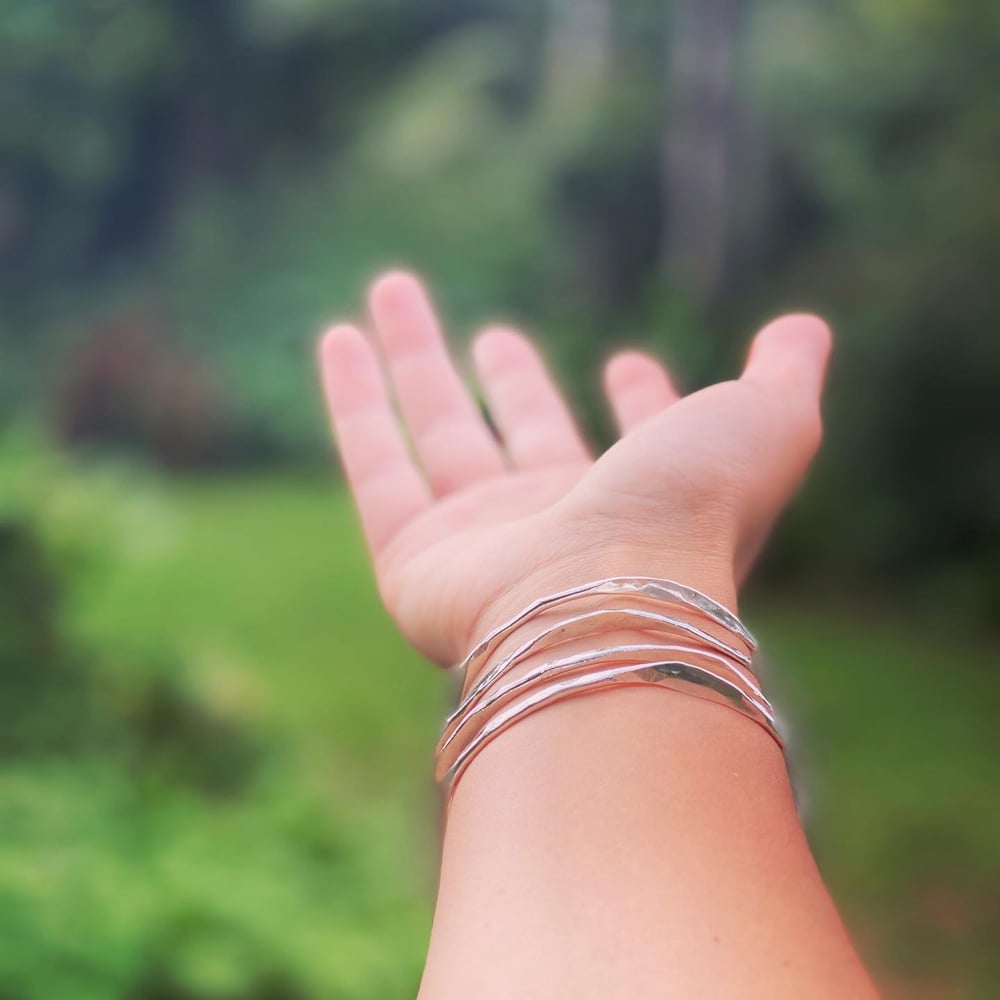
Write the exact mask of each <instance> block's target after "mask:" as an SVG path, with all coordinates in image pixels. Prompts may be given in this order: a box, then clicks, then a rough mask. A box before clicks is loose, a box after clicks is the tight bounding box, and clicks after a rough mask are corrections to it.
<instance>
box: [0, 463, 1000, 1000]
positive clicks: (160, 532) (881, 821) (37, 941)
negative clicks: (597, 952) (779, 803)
mask: <svg viewBox="0 0 1000 1000" xmlns="http://www.w3.org/2000/svg"><path fill="white" fill-rule="evenodd" d="M29 454H33V455H34V458H33V459H31V460H30V462H29V459H28V456H29ZM44 454H45V453H44V451H42V450H39V449H38V447H37V445H35V446H33V447H32V448H30V449H27V448H25V447H24V446H23V445H17V446H14V445H8V447H7V448H6V449H4V450H2V451H0V471H2V472H3V474H4V476H5V477H10V478H13V477H12V473H13V472H14V471H15V470H16V471H17V472H18V477H17V478H18V481H19V482H20V483H21V484H22V490H21V502H20V503H19V504H17V505H16V506H15V505H14V504H8V505H7V506H6V508H5V510H4V513H3V524H4V526H5V527H4V533H3V536H4V537H5V538H7V537H9V530H10V527H11V526H12V525H15V524H16V525H17V526H18V530H19V531H20V533H21V537H22V538H25V539H27V538H30V539H31V545H30V552H31V554H30V556H24V557H23V558H25V559H29V558H30V560H31V562H32V565H33V569H31V570H30V571H27V572H22V573H20V574H19V578H20V579H22V580H25V581H28V582H30V581H31V580H32V579H35V580H40V579H47V580H48V582H47V584H46V586H45V587H44V588H41V592H44V593H47V594H50V595H58V600H53V599H52V598H51V597H49V598H47V599H46V600H45V601H43V602H40V605H39V606H41V607H43V608H44V609H45V610H44V612H43V613H42V614H40V615H39V616H37V617H35V618H32V617H30V616H25V617H18V618H16V619H8V620H7V621H6V622H5V625H6V626H7V627H6V628H5V631H4V642H5V643H9V642H10V641H11V639H10V637H11V636H13V637H14V641H29V640H30V636H31V635H34V634H35V633H39V634H42V635H43V636H57V637H58V644H57V646H58V656H57V655H56V650H55V649H53V648H52V645H51V639H46V640H45V642H48V643H49V644H50V645H49V647H48V649H49V651H48V652H47V654H46V656H43V655H40V654H39V652H38V651H37V649H36V650H33V651H32V652H31V654H30V656H29V657H27V658H23V657H22V656H21V654H19V653H18V651H17V650H15V651H14V653H13V655H11V651H10V646H9V645H5V646H4V647H3V653H2V655H0V668H2V673H0V685H2V691H0V694H2V698H0V711H2V713H3V714H2V729H3V732H4V741H3V743H2V744H0V927H2V928H3V937H4V948H3V949H2V950H0V993H3V994H4V995H9V996H12V997H18V998H21V1000H50V998H52V997H67V998H77V997H80V998H91V997H93V998H95V1000H96V998H100V1000H105V998H108V1000H111V998H129V997H142V998H144V1000H145V998H164V1000H237V998H238V1000H249V998H273V1000H299V998H302V1000H305V998H310V1000H311V998H314V997H316V998H318V997H338V998H345V1000H346V998H350V1000H355V998H357V1000H363V998H372V1000H375V998H378V1000H387V998H396V997H399V998H403V997H407V996H412V995H414V993H415V990H416V983H417V981H418V977H419V972H420V967H421V961H422V954H423V948H424V947H425V944H426V939H427V934H428V931H429V926H430V908H431V902H432V895H433V878H434V873H433V870H432V867H433V863H434V862H433V859H434V856H435V849H436V848H435V843H434V831H435V826H436V824H435V820H434V818H433V816H432V814H431V813H432V806H433V803H434V793H433V791H432V788H431V779H430V752H431V749H430V748H431V747H432V745H433V742H434V738H435V735H436V728H437V725H438V722H439V720H440V718H441V716H442V713H443V711H444V704H445V695H446V685H445V683H444V678H443V677H441V676H440V674H435V673H433V672H432V671H431V670H430V668H428V667H427V666H426V665H424V664H421V663H419V661H418V660H417V658H416V657H415V656H414V654H413V653H412V652H411V651H409V650H408V649H407V648H406V647H405V646H404V644H403V643H402V641H401V640H400V639H399V638H398V636H397V635H396V634H395V632H394V630H393V628H392V627H391V625H390V623H389V622H388V621H387V619H386V618H385V616H384V613H383V612H382V611H381V609H380V608H379V606H378V602H377V598H376V597H375V594H374V588H372V587H366V586H364V585H361V584H360V581H363V580H364V579H365V575H366V572H367V571H366V569H365V562H366V558H365V555H364V552H363V551H362V548H361V545H360V542H359V541H357V540H356V533H355V532H354V530H353V514H352V512H351V510H350V507H349V504H348V502H347V498H346V497H345V496H343V495H340V494H338V493H336V492H335V491H331V489H330V486H329V484H328V483H325V482H323V481H318V480H311V479H301V478H294V477H282V478H278V477H274V476H267V477H262V478H257V479H250V480H247V479H246V478H245V477H240V478H237V479H232V480H229V479H217V480H214V481H208V480H192V481H190V482H187V483H181V482H177V481H158V480H157V479H156V477H153V476H150V475H143V476H140V475H137V474H136V473H135V471H134V470H127V469H117V470H116V469H110V470H103V471H100V470H95V469H90V470H83V471H81V470H80V468H79V467H77V466H73V465H68V464H66V462H65V460H61V459H57V458H52V457H51V456H50V457H49V458H47V459H43V458H41V457H40V456H42V455H44ZM29 466H30V468H29ZM32 470H33V471H32ZM10 478H8V479H7V481H10ZM24 484H28V485H24ZM54 498H58V501H57V502H53V499H54ZM5 552H6V550H5ZM4 565H10V563H8V562H6V560H5V562H4ZM56 565H61V566H62V570H60V572H58V573H57V574H53V573H52V572H51V571H52V568H53V567H54V566H56ZM12 598H13V601H12ZM29 599H31V595H30V594H29V595H27V596H26V598H25V601H27V600H29ZM19 600H20V597H19V596H18V593H17V592H11V591H9V590H8V591H5V592H4V602H3V603H4V605H5V606H10V605H11V604H13V606H21V607H23V606H25V605H24V604H21V605H19V604H18V601H19ZM748 614H749V616H750V617H751V619H752V620H753V621H755V622H756V623H757V625H758V626H759V630H760V631H761V632H762V633H763V638H764V648H765V649H767V650H768V651H769V655H770V658H771V659H772V660H773V662H772V663H771V665H770V666H771V684H772V687H773V688H774V689H776V691H777V693H778V695H779V702H780V703H781V704H783V705H785V706H786V708H787V710H788V712H789V714H790V715H791V717H792V718H793V719H794V720H796V721H797V727H796V728H797V729H798V730H799V731H800V732H801V734H802V736H801V738H795V737H794V734H793V759H794V760H795V761H796V762H797V767H798V769H799V775H798V784H799V790H800V795H801V799H802V803H803V808H804V810H805V815H806V818H807V820H808V823H809V827H810V830H811V836H812V840H813V844H814V847H815V849H816V851H817V854H818V856H819V859H820V862H821V865H822V867H823V871H824V874H825V876H826V878H827V880H828V881H829V883H830V885H831V888H832V890H833V891H834V893H835V895H836V897H837V898H838V901H840V902H841V904H842V905H843V907H844V909H845V912H846V914H847V917H848V920H849V922H850V925H851V927H852V929H853V931H854V933H855V936H856V937H857V939H858V941H859V943H860V945H861V947H862V949H863V951H864V952H865V954H866V956H867V957H868V958H869V960H870V961H871V962H872V963H873V965H874V967H875V968H876V970H877V972H878V974H879V975H880V977H881V978H882V979H883V980H884V981H885V982H886V983H887V984H889V985H890V986H897V987H899V988H900V991H901V995H905V996H907V997H914V998H920V997H924V996H926V997H928V998H929V997H934V996H941V995H946V996H956V997H957V996H970V997H978V996H983V997H985V996H989V995H991V991H995V988H996V986H997V984H998V983H1000V970H998V969H997V967H996V962H995V950H994V949H993V947H992V943H993V941H994V940H995V937H996V933H997V931H998V926H997V922H996V921H997V913H996V906H995V900H996V898H997V890H998V887H1000V858H998V856H997V851H996V844H997V843H998V842H1000V810H998V807H997V801H996V797H995V795H993V794H992V791H993V784H994V775H993V767H992V762H993V761H994V760H995V759H996V754H997V752H998V751H1000V746H998V736H997V731H996V727H995V725H994V722H993V710H992V706H993V703H994V699H993V698H991V692H992V691H994V690H995V678H994V675H993V673H992V667H993V662H994V660H995V656H994V655H993V654H992V653H991V651H990V649H989V648H988V647H987V646H985V645H982V644H979V643H976V642H974V641H972V640H968V639H966V640H961V641H956V640H955V637H954V635H953V634H952V633H951V632H948V631H945V630H944V627H943V626H942V627H941V628H940V629H939V630H938V631H935V629H934V628H932V627H931V626H929V625H928V623H926V622H925V623H924V625H923V628H922V631H921V633H920V635H919V636H915V635H912V634H911V633H910V630H909V627H908V625H907V623H905V622H903V621H894V620H892V619H888V620H887V619H886V618H884V617H879V618H875V617H874V616H871V617H866V616H864V615H863V614H862V613H859V612H858V610H857V609H853V610H852V609H841V610H840V611H839V613H837V614H836V615H831V613H830V610H829V608H826V609H825V610H824V612H823V613H822V614H818V613H817V612H816V610H815V609H814V608H813V607H812V606H810V605H809V604H808V603H805V604H802V603H800V602H796V601H794V600H789V599H788V598H785V599H783V600H780V601H775V600H774V599H773V598H772V599H768V600H764V601H761V602H759V603H758V606H757V607H751V608H750V609H749V611H748ZM11 621H13V622H14V628H13V630H11V629H10V624H11ZM41 623H44V624H41ZM19 629H21V638H20V639H19V638H18V635H19V632H18V630H19ZM942 670H947V672H948V681H949V682H948V683H947V684H944V683H943V682H942V678H941V671H942ZM56 671H58V681H59V684H58V685H57V686H56V687H53V685H52V679H53V677H54V676H56V674H55V673H54V672H56ZM859 685H864V689H865V692H866V697H864V698H859V697H858V689H859ZM12 691H20V692H21V694H20V695H19V699H18V700H16V701H14V702H12V701H10V700H9V699H10V694H11V692H12ZM387 692H391V694H387ZM21 713H27V715H26V716H25V717H34V718H38V719H40V720H42V721H46V720H47V725H40V726H38V727H37V728H35V729H33V730H28V729H26V728H25V727H24V726H22V725H21V724H20V722H21V719H22V715H21ZM12 724H13V725H14V726H15V729H14V730H13V731H16V732H18V734H19V742H18V745H17V747H16V748H14V747H13V746H11V744H10V737H9V733H10V732H11V731H12V730H11V729H10V728H9V727H10V726H11V725H12ZM54 736H57V737H59V738H58V739H54Z"/></svg>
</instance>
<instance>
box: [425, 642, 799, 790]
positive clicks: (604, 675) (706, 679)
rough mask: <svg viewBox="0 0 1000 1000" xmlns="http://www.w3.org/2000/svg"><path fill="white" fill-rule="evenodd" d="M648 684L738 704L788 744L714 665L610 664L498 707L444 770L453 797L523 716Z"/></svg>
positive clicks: (737, 707) (778, 740)
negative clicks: (485, 752)
mask: <svg viewBox="0 0 1000 1000" xmlns="http://www.w3.org/2000/svg"><path fill="white" fill-rule="evenodd" d="M646 685H654V686H657V687H662V688H665V689H666V690H671V691H679V692H683V693H686V694H691V695H694V696H696V697H699V698H702V699H704V700H708V701H712V702H714V703H716V704H722V705H725V706H727V707H729V708H732V709H735V710H736V711H738V712H740V714H741V715H744V716H745V717H747V718H749V719H751V720H752V721H753V722H756V723H757V724H758V725H759V726H761V728H763V729H764V730H766V731H767V733H768V734H769V735H770V736H771V737H772V738H773V739H774V741H775V742H776V743H777V744H778V747H779V748H782V749H783V747H784V744H783V742H782V739H781V736H780V735H779V733H778V731H777V729H776V728H775V726H774V722H773V720H772V719H771V718H769V717H768V716H766V715H765V714H764V713H762V712H761V711H760V710H759V709H758V708H757V707H756V706H755V705H753V704H752V703H751V702H750V701H749V699H748V698H747V696H746V694H745V693H744V692H743V691H742V690H741V689H740V688H739V687H738V686H736V685H735V684H732V683H730V682H729V681H728V680H726V679H725V678H722V677H719V676H718V675H717V674H715V673H713V672H712V671H711V670H707V669H705V668H703V667H697V666H695V665H694V664H690V663H684V662H680V661H674V660H666V661H661V662H656V663H647V664H641V665H639V666H636V665H635V664H630V665H626V666H617V667H608V668H606V669H603V670H594V671H590V672H588V673H585V674H582V675H577V676H574V677H566V678H562V679H558V680H556V681H553V682H552V683H550V684H548V685H546V686H544V687H542V688H539V689H538V690H536V691H534V692H530V693H529V694H528V695H526V696H525V697H524V698H522V699H520V701H517V702H515V703H514V704H513V705H512V706H510V707H508V708H507V709H506V710H504V711H500V712H498V713H497V714H496V715H495V716H494V717H493V718H492V719H491V720H490V721H489V722H488V723H487V724H486V725H485V726H483V728H482V729H480V730H479V732H478V733H477V734H476V736H475V738H474V739H473V740H471V741H470V742H469V744H468V745H467V746H466V747H465V748H464V749H463V751H462V753H461V754H460V755H459V756H458V758H456V760H455V761H454V763H452V765H451V766H450V767H449V768H448V770H447V771H446V772H444V774H442V776H441V780H442V781H443V782H446V783H448V801H449V803H450V801H451V797H452V795H453V794H454V792H455V787H456V785H457V784H458V780H459V779H460V778H461V776H462V775H463V774H464V773H465V771H466V769H467V768H468V766H469V764H470V763H471V762H472V761H473V760H474V759H475V757H476V756H477V755H478V754H479V752H480V751H481V750H482V749H483V747H485V746H486V745H487V744H488V743H490V742H492V741H493V740H494V739H496V737H497V736H499V735H500V734H501V733H503V732H505V731H506V730H507V729H509V728H510V727H511V726H512V725H514V724H515V723H516V722H518V721H520V720H521V719H523V718H526V717H527V716H528V715H531V714H533V713H534V712H537V711H539V710H541V709H543V708H546V707H548V706H549V705H553V704H556V703H557V702H559V701H563V700H565V699H567V698H570V697H573V696H578V695H582V694H585V693H596V692H597V691H603V690H608V689H609V688H612V687H618V686H646Z"/></svg>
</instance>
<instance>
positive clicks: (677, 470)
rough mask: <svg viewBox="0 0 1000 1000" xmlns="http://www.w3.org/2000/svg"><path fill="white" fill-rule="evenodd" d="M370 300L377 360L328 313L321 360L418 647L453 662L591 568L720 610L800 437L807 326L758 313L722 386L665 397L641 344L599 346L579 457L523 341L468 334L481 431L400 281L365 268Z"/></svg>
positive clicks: (496, 331)
mask: <svg viewBox="0 0 1000 1000" xmlns="http://www.w3.org/2000/svg"><path fill="white" fill-rule="evenodd" d="M370 307H371V314H372V326H373V329H374V333H375V336H376V339H377V341H378V345H379V347H380V348H381V354H382V358H383V359H384V368H383V362H382V361H381V360H380V358H379V355H378V353H377V352H376V348H375V345H374V344H373V343H372V341H371V340H370V339H369V337H367V336H366V335H365V334H364V333H362V332H361V331H360V330H359V329H357V328H356V327H353V326H349V325H343V324H341V325H338V326H335V327H333V328H332V329H331V330H330V331H329V332H328V333H326V335H325V336H324V337H323V338H322V341H321V344H320V368H321V374H322V379H323V384H324V388H325V392H326V397H327V401H328V405H329V409H330V414H331V417H332V421H333V427H334V432H335V435H336V438H337V441H338V443H339V448H340V453H341V457H342V460H343V463H344V467H345V470H346V474H347V478H348V481H349V483H350V486H351V491H352V493H353V495H354V499H355V502H356V503H357V505H358V508H359V510H360V514H361V519H362V523H363V525H364V531H365V535H366V537H367V539H368V544H369V546H370V548H371V553H372V559H373V562H374V565H375V572H376V576H377V579H378V585H379V590H380V593H381V595H382V599H383V600H384V602H385V604H386V607H387V608H388V610H389V612H390V613H391V614H392V616H393V618H394V619H395V620H396V622H397V623H398V625H399V627H400V628H401V629H402V631H403V633H404V635H405V636H406V637H407V638H408V639H409V640H410V642H412V643H413V645H415V646H416V647H417V648H418V649H419V650H421V652H423V653H424V654H425V655H426V656H428V657H430V658H431V659H433V660H436V661H438V662H439V663H442V664H446V665H451V664H454V663H456V662H458V661H459V660H461V659H462V658H463V657H464V656H465V654H466V653H467V652H468V650H469V649H470V648H471V646H472V645H473V644H474V643H475V641H476V640H477V639H478V638H480V637H481V636H482V635H483V634H484V633H485V632H486V631H488V630H489V629H490V628H492V627H493V626H495V625H497V624H499V622H500V621H502V620H504V619H505V618H507V617H509V616H510V615H511V614H513V613H516V612H517V611H519V610H520V609H521V608H523V607H524V606H525V605H526V604H528V603H530V602H531V601H532V600H534V599H535V598H537V597H541V596H545V595H546V594H548V593H552V592H554V591H556V590H561V589H564V588H567V587H572V586H574V585H576V584H580V583H584V582H587V581H589V580H592V579H595V578H598V577H604V576H613V575H635V576H638V575H648V576H661V577H670V578H672V579H676V580H679V581H680V582H682V583H686V584H689V585H691V586H694V587H698V588H699V589H701V590H703V591H705V592H707V593H709V594H710V595H711V596H713V597H714V598H716V599H717V600H719V601H721V602H723V603H726V604H728V605H730V606H731V607H733V608H734V609H735V599H736V584H737V582H738V581H739V580H741V579H742V578H743V576H744V575H745V574H746V572H747V571H748V570H749V568H750V565H751V564H752V562H753V560H754V558H755V556H756V554H757V552H758V551H759V549H760V547H761V545H762V543H763V541H764V539H765V537H766V535H767V532H768V530H769V528H770V526H771V524H772V523H773V521H774V520H775V518H776V517H777V515H778V514H779V513H780V511H781V509H782V507H783V506H784V505H785V503H786V502H787V501H788V499H789V498H790V496H791V495H792V493H793V492H794V490H795V488H796V487H797V485H798V483H799V481H800V480H801V478H802V476H803V474H804V473H805V470H806V468H807V467H808V465H809V462H810V460H811V459H812V456H813V454H814V453H815V451H816V449H817V447H818V445H819V441H820V433H821V431H820V415H819V398H820V392H821V388H822V382H823V377H824V371H825V367H826V360H827V356H828V354H829V350H830V333H829V330H828V329H827V327H826V326H825V324H824V323H823V322H822V321H821V320H818V319H816V318H814V317H811V316H786V317H784V318H782V319H779V320H776V321H775V322H773V323H771V324H770V325H769V326H767V327H765V328H764V329H763V330H762V331H761V332H760V333H759V334H758V335H757V337H756V339H755V340H754V342H753V346H752V348H751V351H750V356H749V360H748V361H747V364H746V367H745V369H744V371H743V374H742V376H741V377H740V378H739V379H738V380H736V381H731V382H721V383H719V384H717V385H713V386H710V387H709V388H706V389H702V390H701V391H699V392H695V393H692V394H691V395H689V396H685V397H683V398H681V397H680V395H679V394H678V392H677V390H676V389H675V388H674V386H673V384H672V382H671V380H670V377H669V376H668V374H667V373H666V371H665V370H664V369H663V368H662V367H661V365H660V364H659V363H658V362H657V361H656V360H654V359H653V358H651V357H648V356H646V355H643V354H639V353H636V352H627V353H624V354H620V355H618V356H617V357H615V358H612V360H611V361H610V362H609V364H608V366H607V368H606V371H605V389H606V393H607V396H608V399H609V401H610V403H611V406H612V409H613V410H614V413H615V416H616V418H617V422H618V425H619V427H620V429H621V433H622V437H621V439H620V440H619V441H618V442H617V443H616V444H615V445H614V446H613V447H612V448H610V449H609V450H608V451H607V452H606V453H605V454H603V455H602V456H601V457H600V458H598V459H597V460H596V461H594V460H593V457H592V456H591V454H590V453H589V451H588V449H587V446H586V445H585V444H584V442H583V440H582V438H581V437H580V434H579V432H578V430H577V429H576V427H575V426H574V423H573V420H572V417H571V416H570V414H569V412H568V410H567V407H566V404H565V402H564V401H563V399H562V397H561V395H560V394H559V391H558V390H557V389H556V387H555V386H554V384H553V383H552V380H551V379H550V377H549V376H548V374H547V373H546V371H545V368H544V365H543V363H542V360H541V358H540V357H539V355H538V353H537V351H536V350H535V348H534V346H533V345H532V343H531V341H529V340H528V339H527V338H525V337H524V336H522V335H521V334H519V333H517V332H515V331H514V330H511V329H506V328H493V329H488V330H486V331H485V332H484V333H482V334H481V335H480V336H479V337H478V338H477V340H476V342H475V344H474V349H473V357H474V361H475V368H476V371H477V373H478V378H479V381H480V384H481V386H482V389H483V392H484V395H485V397H486V400H487V404H488V406H489V411H490V415H491V417H492V419H493V422H494V423H495V425H496V427H497V429H498V431H499V435H500V440H499V441H498V440H497V439H496V437H495V435H494V434H493V433H492V432H491V430H490V429H489V427H488V426H487V424H486V421H485V420H484V419H483V417H482V415H481V413H480V411H479V408H478V407H477V405H476V403H475V402H474V401H473V398H472V396H471V395H470V394H469V392H468V390H467V389H466V387H465V386H464V385H463V382H462V380H461V378H460V377H459V375H458V374H457V372H456V370H455V368H454V366H453V364H452V362H451V360H450V359H449V355H448V351H447V347H446V346H445V342H444V338H443V335H442V332H441V329H440V326H439V324H438V321H437V318H436V316H435V314H434V310H433V307H432V306H431V304H430V301H429V299H428V297H427V294H426V292H425V291H424V289H423V287H422V286H421V284H420V283H419V281H418V280H417V279H416V278H414V277H413V276H411V275H409V274H405V273H397V272H394V273H389V274H386V275H383V276H382V277H380V278H379V279H378V280H377V281H376V282H375V283H374V285H373V286H372V288H371V291H370ZM387 380H388V382H389V383H391V385H392V389H393V393H394V395H395V399H396V403H397V404H398V415H397V410H396V407H395V406H394V404H393V401H392V399H391V397H390V394H389V389H388V387H387Z"/></svg>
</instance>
